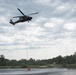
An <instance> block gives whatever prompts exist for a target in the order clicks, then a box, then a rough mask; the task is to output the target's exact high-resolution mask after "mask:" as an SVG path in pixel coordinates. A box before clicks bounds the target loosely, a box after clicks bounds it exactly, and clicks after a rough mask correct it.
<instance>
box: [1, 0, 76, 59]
mask: <svg viewBox="0 0 76 75" xmlns="http://www.w3.org/2000/svg"><path fill="white" fill-rule="evenodd" d="M17 8H20V9H21V10H22V11H23V12H24V14H26V15H28V14H31V13H34V12H39V14H36V15H31V16H32V17H33V19H32V21H30V22H24V23H19V24H16V25H15V26H14V25H11V24H10V23H9V21H10V19H11V18H12V17H14V16H20V15H22V14H21V13H20V12H19V11H18V10H17ZM74 52H76V0H0V55H2V54H3V55H4V56H5V57H6V58H8V59H17V60H19V59H22V58H23V59H29V58H33V59H49V58H53V57H56V56H59V55H61V56H66V55H71V54H73V53H74ZM27 55H28V58H27Z"/></svg>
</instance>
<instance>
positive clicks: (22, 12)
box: [17, 8, 25, 16]
mask: <svg viewBox="0 0 76 75" xmlns="http://www.w3.org/2000/svg"><path fill="white" fill-rule="evenodd" d="M17 9H18V10H19V11H20V12H21V14H22V15H24V16H25V14H24V13H23V12H22V11H21V10H20V9H19V8H17Z"/></svg>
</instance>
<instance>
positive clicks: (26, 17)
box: [9, 8, 39, 25]
mask: <svg viewBox="0 0 76 75" xmlns="http://www.w3.org/2000/svg"><path fill="white" fill-rule="evenodd" d="M17 9H18V10H19V12H20V13H21V14H22V16H15V17H13V18H19V19H18V20H17V21H15V22H13V21H12V19H10V22H9V23H11V24H12V25H15V24H16V23H20V22H26V21H28V22H29V21H31V20H32V17H31V16H29V15H34V14H38V13H39V12H36V13H32V14H29V15H25V14H24V13H23V12H22V11H21V10H20V9H19V8H17Z"/></svg>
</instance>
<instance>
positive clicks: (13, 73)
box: [0, 68, 76, 75]
mask: <svg viewBox="0 0 76 75" xmlns="http://www.w3.org/2000/svg"><path fill="white" fill-rule="evenodd" d="M0 75H76V69H65V68H47V69H31V70H30V71H28V70H27V69H0Z"/></svg>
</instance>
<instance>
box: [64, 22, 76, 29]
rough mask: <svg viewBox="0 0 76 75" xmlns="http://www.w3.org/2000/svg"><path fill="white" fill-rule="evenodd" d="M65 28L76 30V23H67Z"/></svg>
mask: <svg viewBox="0 0 76 75" xmlns="http://www.w3.org/2000/svg"><path fill="white" fill-rule="evenodd" d="M64 28H66V29H68V30H76V23H74V22H71V23H66V24H65V25H64Z"/></svg>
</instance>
